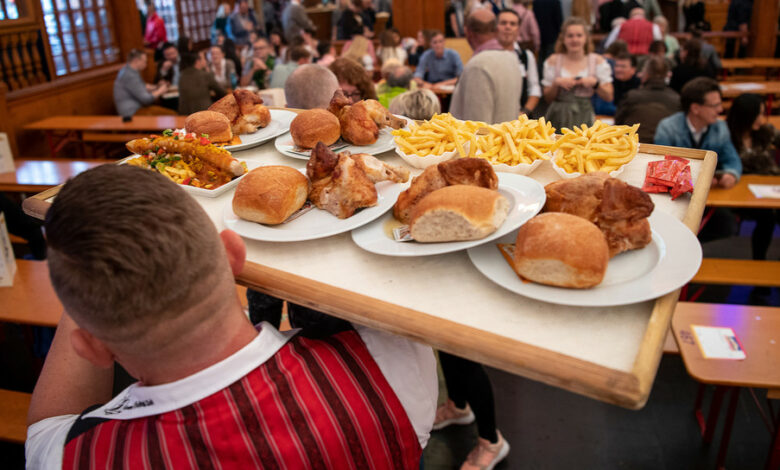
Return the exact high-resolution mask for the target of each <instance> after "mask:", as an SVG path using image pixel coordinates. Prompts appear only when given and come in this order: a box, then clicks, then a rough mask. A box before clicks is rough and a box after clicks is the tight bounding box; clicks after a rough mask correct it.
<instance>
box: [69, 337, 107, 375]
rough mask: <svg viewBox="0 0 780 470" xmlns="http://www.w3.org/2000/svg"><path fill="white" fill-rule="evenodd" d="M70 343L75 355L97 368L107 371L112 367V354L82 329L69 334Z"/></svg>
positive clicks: (100, 342)
mask: <svg viewBox="0 0 780 470" xmlns="http://www.w3.org/2000/svg"><path fill="white" fill-rule="evenodd" d="M70 343H71V345H73V350H74V351H76V354H78V355H79V356H81V357H83V358H84V359H86V360H88V361H89V362H91V363H92V364H95V365H96V366H98V367H101V368H104V369H107V368H109V367H113V366H114V353H112V352H111V351H110V350H109V349H108V347H106V345H105V344H103V342H102V341H100V340H99V339H97V338H95V337H94V336H92V334H91V333H90V332H88V331H87V330H84V329H82V328H76V329H75V330H73V331H72V332H71V333H70Z"/></svg>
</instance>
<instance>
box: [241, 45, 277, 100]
mask: <svg viewBox="0 0 780 470" xmlns="http://www.w3.org/2000/svg"><path fill="white" fill-rule="evenodd" d="M252 50H253V53H252V60H249V61H247V63H246V65H245V66H244V71H243V73H242V74H241V86H250V85H254V86H256V87H257V88H259V89H260V90H262V89H264V88H266V84H267V82H268V77H269V75H270V74H271V70H273V69H274V63H275V60H274V57H273V56H272V55H271V46H270V45H269V44H268V40H267V39H265V38H258V39H257V40H255V42H254V43H253V44H252Z"/></svg>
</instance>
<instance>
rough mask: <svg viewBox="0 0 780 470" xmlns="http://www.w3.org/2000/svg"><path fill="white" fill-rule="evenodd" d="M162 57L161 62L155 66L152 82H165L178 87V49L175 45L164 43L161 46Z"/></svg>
mask: <svg viewBox="0 0 780 470" xmlns="http://www.w3.org/2000/svg"><path fill="white" fill-rule="evenodd" d="M162 55H163V60H162V61H161V62H160V63H159V64H157V74H156V75H155V77H154V81H155V82H159V81H160V80H165V81H166V82H168V83H170V84H171V85H173V86H179V72H180V67H179V49H177V48H176V45H175V44H173V43H171V42H166V43H165V44H163V46H162Z"/></svg>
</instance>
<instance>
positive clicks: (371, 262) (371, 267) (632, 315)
mask: <svg viewBox="0 0 780 470" xmlns="http://www.w3.org/2000/svg"><path fill="white" fill-rule="evenodd" d="M666 154H671V155H676V156H681V157H685V158H688V159H690V160H691V170H692V175H693V178H694V181H695V182H694V188H695V189H694V193H693V195H692V196H689V195H685V196H682V197H680V198H679V199H677V200H676V201H671V199H670V197H669V195H668V194H658V195H657V194H653V195H651V197H652V199H653V201H654V202H655V204H656V209H655V210H660V211H665V212H667V213H669V214H671V215H673V216H675V217H677V218H679V219H680V220H682V222H683V223H684V224H685V225H686V226H687V227H688V228H689V229H691V230H692V231H694V232H696V231H697V230H698V226H699V222H700V220H701V216H702V212H703V210H704V205H705V201H706V199H707V193H708V191H709V186H710V182H711V181H712V175H713V173H714V170H715V165H716V160H717V157H716V155H715V153H714V152H709V151H703V150H690V149H680V148H673V147H662V146H655V145H644V144H643V145H641V147H640V153H639V155H637V158H636V159H635V160H634V161H633V162H632V163H631V164H629V165H628V166H627V168H626V170H625V171H624V172H623V174H621V175H620V176H619V178H620V179H622V180H624V181H627V182H628V183H630V184H633V185H635V186H641V183H642V181H643V179H644V175H645V168H646V164H647V162H649V161H651V160H656V159H659V158H663V155H666ZM241 158H242V159H247V160H256V161H260V162H262V163H264V164H283V165H289V166H293V167H296V168H302V167H303V165H304V164H305V162H303V161H300V162H299V161H295V160H292V159H290V158H287V157H284V156H282V155H281V154H279V153H278V152H276V150H275V149H274V148H273V144H272V143H267V144H264V145H262V146H260V147H257V148H255V149H252V150H247V151H245V152H242V153H241ZM382 160H383V161H386V162H388V163H395V164H403V162H402V160H401V159H400V158H399V157H397V156H396V155H395V154H394V153H392V152H388V153H385V154H382ZM413 172H414V173H419V172H420V170H413ZM530 176H531V177H532V178H535V179H537V180H538V181H540V182H541V183H543V184H546V183H548V182H550V181H553V180H555V179H557V178H558V177H557V175H556V174H555V173H554V171H553V170H552V168H551V167H550V166H549V164H548V163H545V164H543V165H542V166H541V167H540V168H539V169H537V170H536V171H535V172H533V173H531V175H530ZM53 194H56V190H52V191H48V192H46V193H41V194H40V195H38V196H35V197H33V198H30V199H28V201H29V203H28V204H27V205H26V207H25V208H26V210H28V212H31V213H33V214H37V215H38V216H41V215H42V213H43V211H45V206H46V205H47V203H46V200H47V199H50V198H51V196H52V195H53ZM230 197H232V194H225V195H222V196H220V197H217V198H200V197H199V198H197V199H198V201H199V202H200V203H201V205H202V206H203V208H204V209H205V210H206V211H207V213H208V214H209V215H210V216H211V218H212V220H213V221H214V223H215V225H216V226H217V227H218V228H219V229H222V228H224V224H223V222H222V209H223V207H224V205H225V203H226V201H227V200H228V198H230ZM247 256H248V260H249V263H247V266H246V268H245V269H244V271H243V272H242V273H241V275H240V276H239V277H238V282H239V283H241V284H244V285H246V286H248V287H252V288H255V289H257V290H260V291H263V292H266V293H269V294H272V295H275V296H278V297H281V298H284V299H287V300H289V301H292V302H295V303H298V304H301V305H306V306H308V307H312V308H316V309H318V310H320V311H323V312H326V313H329V314H332V315H334V316H337V317H340V318H344V319H347V320H350V321H353V322H355V323H361V324H364V325H368V326H371V327H374V328H378V329H381V330H385V331H390V332H393V333H396V334H399V335H403V336H406V337H409V338H412V339H414V340H417V341H420V342H423V343H427V344H430V345H432V346H433V347H435V348H437V349H441V350H443V351H447V352H450V353H453V354H456V355H459V356H462V357H466V358H469V359H472V360H475V361H478V362H481V363H484V364H487V365H490V366H493V367H496V368H499V369H503V370H506V371H509V372H511V373H515V374H519V375H522V376H525V377H528V378H531V379H533V380H538V381H541V382H544V383H547V384H550V385H553V386H556V387H560V388H563V389H566V390H570V391H572V392H575V393H579V394H582V395H586V396H589V397H592V398H595V399H598V400H602V401H605V402H608V403H612V404H616V405H620V406H623V407H627V408H634V409H636V408H641V407H642V406H643V405H644V403H645V402H646V400H647V398H648V396H649V393H650V390H651V387H652V384H653V380H654V378H655V373H656V370H657V368H658V364H659V362H660V358H661V354H662V346H663V342H664V339H665V337H666V333H667V331H668V329H669V324H670V320H671V317H672V313H673V311H674V307H675V305H676V303H677V298H678V295H679V290H677V291H674V292H671V293H669V294H667V295H665V296H663V297H660V298H658V299H655V300H653V301H645V302H641V303H636V304H630V305H623V306H617V307H572V306H563V305H555V304H551V303H547V302H541V301H536V300H531V299H528V298H525V297H522V296H520V295H518V294H515V293H512V292H510V291H508V290H506V289H504V288H502V287H499V286H498V285H495V284H494V283H492V282H491V281H490V280H488V279H487V278H485V277H484V276H483V275H482V274H480V272H479V271H478V270H477V269H476V268H475V267H474V266H473V265H472V264H471V262H470V261H469V259H468V256H467V254H466V253H465V252H458V253H450V254H444V255H437V256H429V257H422V258H413V259H406V258H392V257H386V256H380V255H374V254H371V253H368V252H366V251H363V250H361V249H360V248H358V247H357V246H355V244H354V243H353V242H352V240H351V238H350V235H349V234H348V233H345V234H341V235H336V236H332V237H329V238H325V239H321V240H312V241H303V242H294V243H288V244H284V245H279V244H274V243H271V242H260V241H251V240H249V241H247Z"/></svg>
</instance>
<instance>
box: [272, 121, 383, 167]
mask: <svg viewBox="0 0 780 470" xmlns="http://www.w3.org/2000/svg"><path fill="white" fill-rule="evenodd" d="M392 131H393V129H391V128H389V127H383V128H382V129H380V130H379V138H378V139H377V140H376V142H374V143H373V144H372V145H366V146H364V147H360V146H357V145H347V146H346V147H343V148H340V149H338V150H337V152H343V151H345V150H348V151H349V152H350V153H353V154H355V153H368V154H370V155H378V154H380V153H384V152H387V151H388V150H393V149H394V148H395V138H394V137H393V134H391V132H392ZM274 145H275V146H276V150H278V151H279V153H281V154H282V155H287V156H288V157H292V158H297V159H299V160H308V159H309V156H310V155H311V150H309V151H307V152H295V151H294V150H295V144H293V140H292V136H291V135H290V133H289V132H287V133H285V134H282V135H280V136H279V137H277V138H276V141H274Z"/></svg>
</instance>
